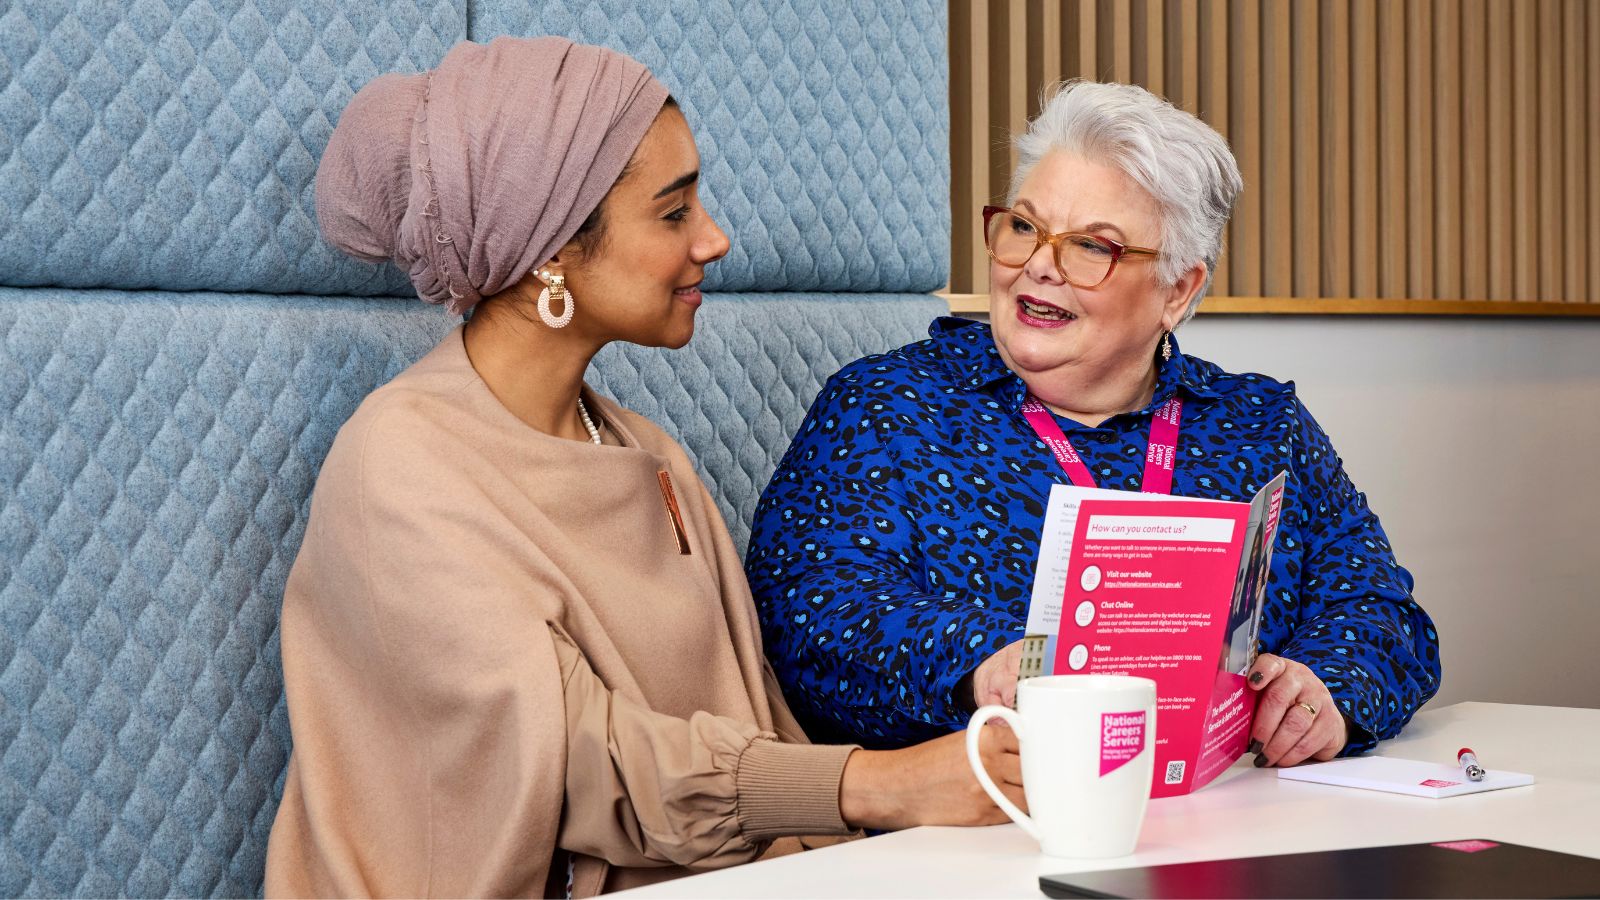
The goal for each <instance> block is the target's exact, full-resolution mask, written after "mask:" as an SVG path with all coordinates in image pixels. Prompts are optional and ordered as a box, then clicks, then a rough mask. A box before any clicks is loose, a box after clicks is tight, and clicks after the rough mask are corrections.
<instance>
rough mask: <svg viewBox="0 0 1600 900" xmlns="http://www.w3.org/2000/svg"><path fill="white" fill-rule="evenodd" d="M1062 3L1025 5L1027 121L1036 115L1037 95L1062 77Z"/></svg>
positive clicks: (1037, 108)
mask: <svg viewBox="0 0 1600 900" xmlns="http://www.w3.org/2000/svg"><path fill="white" fill-rule="evenodd" d="M1062 44H1063V41H1062V35H1061V4H1060V3H1050V2H1038V0H1029V3H1028V118H1029V119H1032V118H1033V117H1034V116H1037V115H1038V114H1039V100H1040V93H1041V92H1042V91H1043V90H1044V89H1045V88H1047V87H1049V86H1050V85H1052V84H1055V83H1056V82H1059V81H1061V80H1062V79H1063V78H1064V77H1066V76H1065V72H1066V68H1065V60H1064V59H1063V58H1062V53H1061V51H1062V49H1063V48H1062Z"/></svg>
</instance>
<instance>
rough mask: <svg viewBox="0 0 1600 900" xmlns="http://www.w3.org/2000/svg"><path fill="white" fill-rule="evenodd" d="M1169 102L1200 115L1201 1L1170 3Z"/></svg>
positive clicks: (1168, 9)
mask: <svg viewBox="0 0 1600 900" xmlns="http://www.w3.org/2000/svg"><path fill="white" fill-rule="evenodd" d="M1165 34H1166V39H1167V68H1166V78H1167V99H1169V100H1171V101H1172V102H1173V103H1174V104H1176V105H1177V107H1178V108H1179V109H1181V110H1183V111H1185V112H1187V113H1189V114H1191V115H1195V116H1198V115H1200V0H1167V24H1166V28H1165Z"/></svg>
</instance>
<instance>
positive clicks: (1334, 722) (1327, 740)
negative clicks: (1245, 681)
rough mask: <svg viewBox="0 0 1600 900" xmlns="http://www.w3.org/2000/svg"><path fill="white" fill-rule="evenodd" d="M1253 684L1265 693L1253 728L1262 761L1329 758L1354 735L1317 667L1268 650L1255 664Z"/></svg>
mask: <svg viewBox="0 0 1600 900" xmlns="http://www.w3.org/2000/svg"><path fill="white" fill-rule="evenodd" d="M1249 684H1250V689H1251V690H1253V691H1256V692H1258V693H1259V694H1260V695H1261V696H1260V699H1259V700H1258V701H1257V703H1256V722H1255V728H1254V729H1253V730H1252V731H1251V733H1250V736H1251V737H1252V738H1253V739H1254V740H1252V741H1251V743H1250V749H1251V751H1252V752H1254V753H1256V754H1257V756H1256V765H1257V766H1294V765H1299V764H1300V763H1302V762H1304V761H1306V760H1308V759H1315V760H1317V761H1319V762H1325V761H1327V760H1330V759H1333V758H1334V757H1335V756H1338V755H1339V751H1340V750H1342V749H1344V744H1345V741H1346V739H1348V737H1349V734H1348V732H1347V729H1346V726H1345V722H1344V716H1342V715H1340V714H1339V708H1338V707H1337V706H1336V705H1334V702H1333V695H1332V694H1331V693H1329V692H1328V686H1327V685H1325V684H1323V683H1322V679H1321V678H1318V677H1317V676H1316V673H1314V672H1312V671H1311V670H1310V669H1308V668H1306V667H1305V666H1303V665H1301V664H1300V663H1297V662H1295V661H1294V660H1290V659H1284V658H1283V657H1281V656H1274V655H1273V654H1271V653H1263V654H1261V655H1260V656H1259V657H1257V658H1256V664H1255V665H1253V666H1251V667H1250V679H1249Z"/></svg>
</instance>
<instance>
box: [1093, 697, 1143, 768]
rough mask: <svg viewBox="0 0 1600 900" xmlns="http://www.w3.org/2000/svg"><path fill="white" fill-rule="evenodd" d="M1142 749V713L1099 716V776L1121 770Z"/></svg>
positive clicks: (1102, 714) (1103, 714)
mask: <svg viewBox="0 0 1600 900" xmlns="http://www.w3.org/2000/svg"><path fill="white" fill-rule="evenodd" d="M1143 749H1144V711H1143V710H1141V711H1139V712H1131V713H1101V714H1100V776H1101V777H1102V778H1104V777H1105V776H1106V775H1109V774H1110V773H1112V772H1115V771H1116V770H1118V769H1120V768H1122V767H1123V766H1124V765H1125V764H1126V763H1127V762H1128V760H1130V759H1133V758H1134V757H1135V756H1138V755H1139V751H1141V750H1143Z"/></svg>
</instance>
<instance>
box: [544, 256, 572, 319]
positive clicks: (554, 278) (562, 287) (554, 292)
mask: <svg viewBox="0 0 1600 900" xmlns="http://www.w3.org/2000/svg"><path fill="white" fill-rule="evenodd" d="M539 277H540V278H542V279H544V281H545V289H544V290H542V291H540V292H539V319H540V320H541V321H543V322H544V323H545V324H546V325H549V326H550V327H551V328H565V327H567V324H568V323H570V322H571V321H572V308H573V305H574V304H573V302H572V294H570V293H568V292H567V279H566V278H565V277H563V276H561V275H557V274H553V273H550V272H545V271H543V270H541V271H540V272H539ZM552 300H555V301H558V302H560V301H562V300H565V302H566V308H565V309H563V310H562V312H561V315H559V316H558V315H556V314H555V313H553V312H551V311H550V302H551V301H552Z"/></svg>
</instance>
